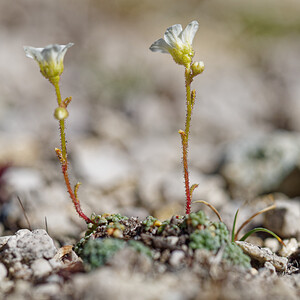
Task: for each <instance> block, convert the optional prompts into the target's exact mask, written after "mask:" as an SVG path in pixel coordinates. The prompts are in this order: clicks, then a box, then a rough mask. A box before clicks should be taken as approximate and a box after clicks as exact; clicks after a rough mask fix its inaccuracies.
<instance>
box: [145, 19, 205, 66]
mask: <svg viewBox="0 0 300 300" xmlns="http://www.w3.org/2000/svg"><path fill="white" fill-rule="evenodd" d="M198 28H199V23H198V22H197V21H192V22H191V23H190V24H188V25H187V27H186V28H185V29H184V30H182V26H181V25H180V24H176V25H173V26H171V27H169V28H168V29H167V30H166V32H165V34H164V38H163V39H159V40H157V41H156V42H154V43H153V44H152V45H151V47H150V50H151V51H153V52H162V53H170V54H171V55H172V57H173V59H174V60H175V62H176V63H178V64H180V65H187V64H189V63H191V61H192V58H193V56H194V50H193V48H192V42H193V39H194V37H195V34H196V32H197V30H198Z"/></svg>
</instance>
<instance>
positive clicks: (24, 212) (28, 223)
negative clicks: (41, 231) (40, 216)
mask: <svg viewBox="0 0 300 300" xmlns="http://www.w3.org/2000/svg"><path fill="white" fill-rule="evenodd" d="M17 198H18V201H19V203H20V205H21V207H22V211H23V214H24V217H25V220H26V222H27V225H28V228H29V230H30V231H32V229H31V225H30V222H29V219H28V217H27V214H26V211H25V208H24V206H23V203H22V201H21V199H20V197H19V196H17Z"/></svg>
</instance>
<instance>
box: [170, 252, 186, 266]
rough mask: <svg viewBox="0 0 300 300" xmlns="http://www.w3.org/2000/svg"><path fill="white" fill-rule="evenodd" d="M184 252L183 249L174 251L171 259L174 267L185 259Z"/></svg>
mask: <svg viewBox="0 0 300 300" xmlns="http://www.w3.org/2000/svg"><path fill="white" fill-rule="evenodd" d="M184 256H185V254H184V252H183V251H181V250H175V251H173V252H172V254H171V257H170V259H169V263H170V265H171V266H172V267H178V266H179V265H180V264H181V263H182V260H183V259H184Z"/></svg>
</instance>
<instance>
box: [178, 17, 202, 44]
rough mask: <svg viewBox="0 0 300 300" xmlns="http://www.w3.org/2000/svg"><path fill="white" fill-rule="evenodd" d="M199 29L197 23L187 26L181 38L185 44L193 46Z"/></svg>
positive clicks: (193, 22)
mask: <svg viewBox="0 0 300 300" xmlns="http://www.w3.org/2000/svg"><path fill="white" fill-rule="evenodd" d="M198 28H199V23H198V22H197V21H192V22H191V23H190V24H188V25H187V26H186V28H185V29H184V30H183V31H182V32H181V34H180V38H181V40H182V42H183V43H184V44H186V43H188V44H190V45H191V44H192V42H193V39H194V37H195V34H196V32H197V30H198Z"/></svg>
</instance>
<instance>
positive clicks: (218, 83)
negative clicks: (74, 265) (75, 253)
mask: <svg viewBox="0 0 300 300" xmlns="http://www.w3.org/2000/svg"><path fill="white" fill-rule="evenodd" d="M299 15H300V3H299V2H298V1H296V0H286V1H284V2H283V1H280V0H273V1H267V0H264V1H259V0H252V1H247V2H244V1H238V0H227V1H221V0H212V1H211V0H210V1H208V0H202V1H199V0H187V1H171V0H165V1H152V0H110V1H96V0H86V1H80V0H60V1H38V0H28V1H22V0H14V1H8V0H6V1H5V0H4V1H1V2H0V42H1V47H0V69H1V72H0V178H1V180H0V221H1V223H0V235H5V234H10V233H11V232H14V231H16V230H17V229H19V228H28V227H29V225H28V223H27V222H26V218H25V216H24V213H23V209H22V207H21V206H20V203H19V201H18V197H19V198H20V200H21V202H22V204H23V206H24V210H25V212H26V214H27V216H28V219H29V222H30V226H31V228H32V229H37V228H46V227H47V230H48V232H49V234H50V235H51V236H52V237H55V238H56V239H58V240H60V241H61V242H62V244H63V243H65V242H66V241H67V240H68V238H78V236H79V234H80V233H81V232H82V231H83V230H84V228H85V224H84V222H83V221H82V220H81V219H79V217H78V216H77V215H76V213H75V210H74V208H73V207H72V203H71V200H70V199H69V197H68V194H67V192H66V188H65V186H64V183H63V178H62V174H61V172H60V166H59V161H58V160H57V158H56V155H55V152H54V148H55V147H58V146H59V136H58V124H57V121H56V120H55V119H54V118H53V112H54V109H55V108H56V99H55V93H54V90H53V88H52V86H51V85H50V84H49V82H47V80H45V78H43V77H42V76H41V74H40V73H39V69H38V65H37V64H36V63H35V62H34V61H32V60H30V59H28V58H26V57H25V53H24V51H23V46H24V45H30V46H35V47H44V46H46V45H48V44H52V43H59V44H66V43H69V42H73V43H75V46H73V47H72V48H71V49H69V50H68V52H67V54H66V56H65V71H64V73H63V76H62V80H61V91H62V96H63V97H68V96H72V97H73V100H72V103H71V104H70V106H69V112H70V116H69V118H68V120H67V139H68V151H69V158H70V167H71V169H70V171H71V173H70V177H71V179H72V182H73V183H74V184H75V183H76V182H77V181H81V182H82V183H83V184H82V187H81V188H80V191H79V198H80V199H81V204H82V207H83V210H84V211H85V212H86V214H87V215H90V214H91V213H92V212H96V213H104V212H107V213H122V214H125V215H128V216H139V217H140V218H144V217H145V216H147V215H149V214H152V215H155V216H156V217H158V218H162V219H165V218H168V217H170V216H171V215H172V214H183V213H184V201H185V200H184V199H185V196H184V185H183V176H182V166H181V141H180V136H179V134H178V130H179V129H181V128H183V127H184V117H185V97H184V93H185V91H184V78H183V68H182V67H181V66H178V65H176V64H175V63H174V62H173V61H172V59H171V57H170V56H169V55H166V54H164V55H163V54H157V53H152V52H150V51H149V46H150V45H151V44H152V43H153V42H154V41H155V40H157V39H158V38H160V37H162V36H163V34H164V32H165V29H166V28H167V27H169V26H171V25H173V24H176V23H181V24H182V25H183V27H185V26H186V25H187V24H188V23H189V22H190V21H192V20H198V21H199V23H200V29H199V31H198V33H197V34H196V37H195V40H194V49H195V52H196V54H195V60H196V61H197V60H203V61H204V63H205V66H206V69H205V71H204V73H203V74H202V75H200V76H198V77H197V78H196V79H195V82H194V83H193V88H195V89H196V91H197V99H196V105H195V110H194V113H193V117H192V128H191V140H190V150H189V161H190V174H191V183H198V184H199V188H198V189H197V190H196V191H195V193H194V200H200V199H203V200H206V201H208V202H210V203H211V204H213V205H215V206H216V207H217V208H218V209H219V210H220V211H221V214H223V216H224V220H225V221H226V222H227V224H228V225H230V223H231V222H232V217H233V215H234V213H235V211H236V209H237V208H240V207H242V210H241V218H242V217H246V216H249V215H251V214H252V213H253V211H256V210H257V209H260V208H263V207H265V206H267V205H268V204H270V203H271V202H272V199H271V198H272V197H274V198H275V199H279V201H280V205H281V206H280V209H279V210H277V211H276V212H275V213H276V218H274V217H272V216H270V217H269V218H268V224H267V225H268V228H270V229H272V228H275V229H274V230H275V231H276V230H277V232H278V231H280V234H281V235H282V236H283V237H290V236H291V235H293V236H295V235H296V236H299V235H300V232H299V228H300V226H299V222H300V221H299V220H300V205H299V198H297V197H299V196H300V169H299V157H300V147H299V143H300V139H299V129H300V121H299V120H300V118H299V114H300V99H299V98H300V85H299V78H300V59H299V55H300V54H299V53H300V19H299ZM270 193H271V194H273V196H269V197H263V195H266V194H270ZM257 197H259V198H257ZM291 205H292V206H291ZM200 208H203V207H202V206H201V205H200V204H194V205H193V210H194V211H196V210H198V209H200ZM289 212H290V213H291V215H288V217H287V222H291V218H293V221H292V223H291V224H290V223H289V224H290V226H286V225H284V224H283V225H282V226H279V227H280V228H279V229H278V224H277V222H278V220H279V219H280V220H285V219H284V218H285V217H286V214H287V213H289ZM273 219H274V222H273V223H272V222H271V221H270V220H273ZM258 222H260V224H261V223H264V222H265V221H264V220H263V218H261V219H260V220H259V221H258ZM282 222H283V221H282ZM284 222H285V221H284ZM272 226H273V227H272ZM276 226H277V227H276ZM276 228H277V229H276ZM282 228H289V229H287V230H282ZM291 228H293V230H291ZM291 231H292V233H291Z"/></svg>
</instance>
